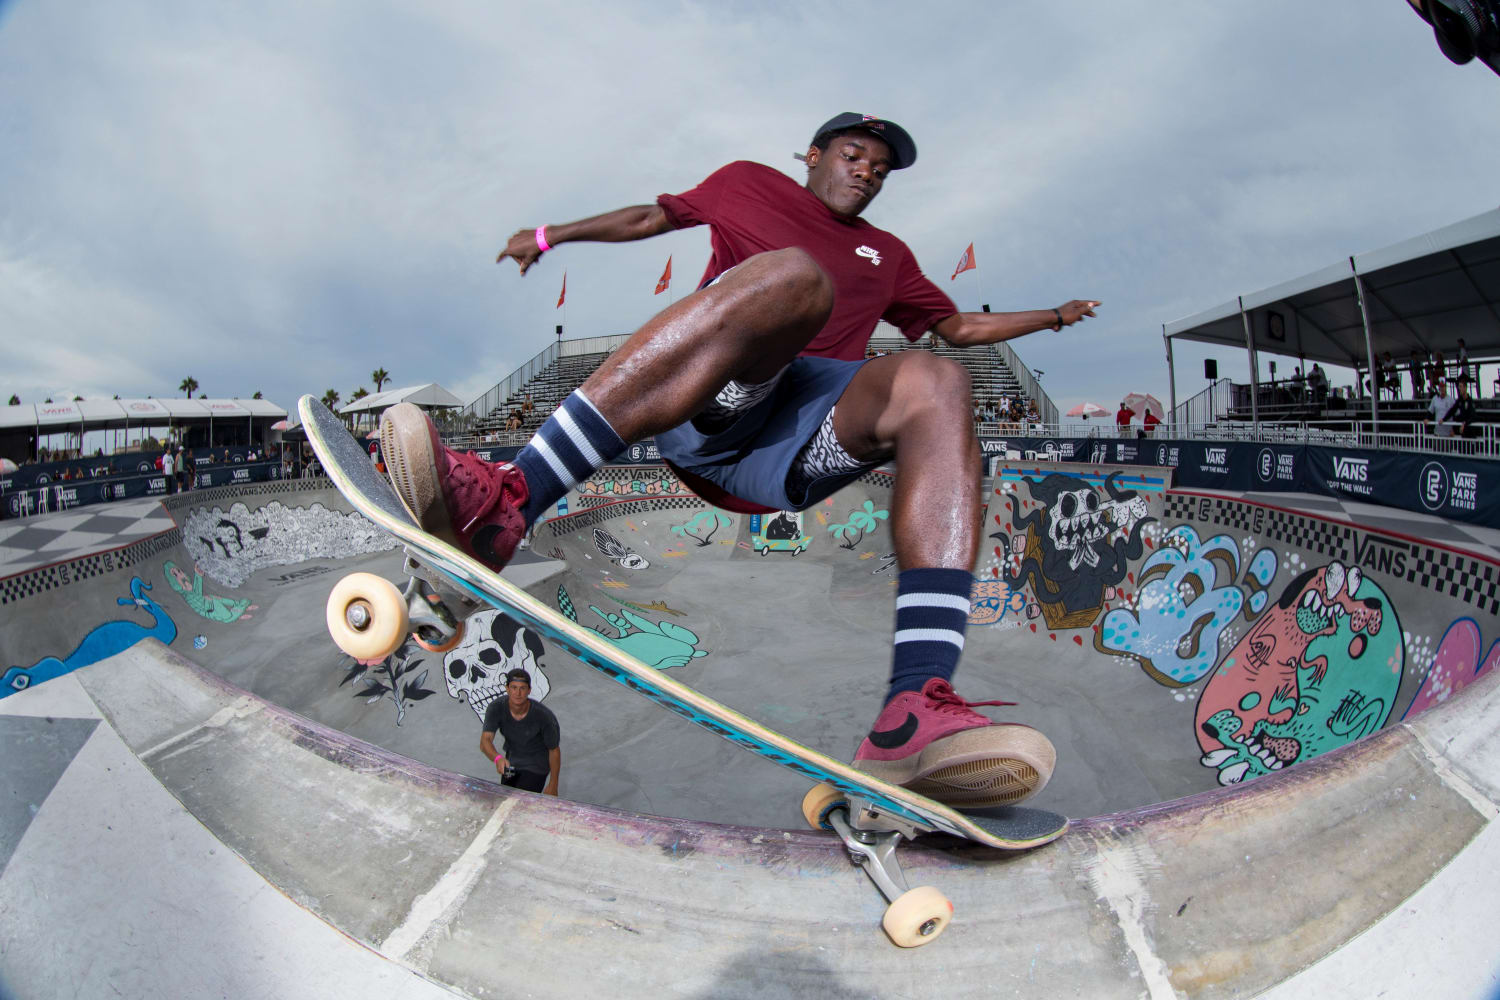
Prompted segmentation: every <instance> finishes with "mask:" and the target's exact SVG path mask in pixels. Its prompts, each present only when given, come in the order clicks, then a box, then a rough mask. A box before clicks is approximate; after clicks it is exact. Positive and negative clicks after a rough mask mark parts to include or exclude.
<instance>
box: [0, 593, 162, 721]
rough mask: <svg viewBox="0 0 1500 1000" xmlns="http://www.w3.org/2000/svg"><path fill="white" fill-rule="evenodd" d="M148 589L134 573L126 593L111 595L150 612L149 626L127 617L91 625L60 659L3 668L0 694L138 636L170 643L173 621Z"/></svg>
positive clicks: (103, 654)
mask: <svg viewBox="0 0 1500 1000" xmlns="http://www.w3.org/2000/svg"><path fill="white" fill-rule="evenodd" d="M150 589H151V584H149V583H147V582H146V581H145V580H142V579H141V578H140V577H138V576H137V577H132V578H131V580H130V596H129V597H117V598H115V603H116V604H119V605H120V606H121V607H132V606H133V607H137V608H140V609H141V610H142V611H144V612H146V614H148V615H150V616H151V624H150V625H149V626H146V625H142V624H141V623H139V622H135V621H130V620H117V621H108V622H105V623H103V624H102V625H98V626H95V627H94V629H93V630H92V631H90V632H89V634H88V635H86V636H84V637H83V641H82V642H80V643H79V644H78V646H77V648H75V649H74V650H73V651H72V652H71V653H69V654H68V655H67V656H65V657H63V658H62V659H58V658H57V657H55V656H44V657H43V658H42V659H40V660H38V661H37V662H36V663H33V664H32V665H31V666H29V667H11V668H10V669H8V670H6V671H5V676H4V677H3V678H0V698H3V697H5V696H7V695H12V694H15V693H16V692H17V691H24V690H25V689H26V688H28V687H30V686H31V685H33V684H40V683H42V682H43V681H50V680H51V679H52V678H54V677H61V676H62V675H63V674H66V673H68V672H70V671H73V670H77V669H79V668H80V667H86V666H88V665H89V664H91V663H97V662H99V661H100V660H103V659H105V658H107V657H110V656H114V655H115V654H116V653H119V652H123V651H124V650H126V649H129V648H130V647H131V646H134V645H135V644H136V643H138V642H140V641H141V640H142V639H156V640H158V641H159V642H161V643H162V644H164V645H168V646H170V645H171V644H172V640H173V639H176V638H177V623H176V622H174V621H173V620H172V616H171V615H169V614H167V611H166V609H165V608H163V607H162V606H161V605H159V604H157V603H156V602H155V601H153V600H152V599H151V598H150V597H148V596H147V594H146V591H148V590H150Z"/></svg>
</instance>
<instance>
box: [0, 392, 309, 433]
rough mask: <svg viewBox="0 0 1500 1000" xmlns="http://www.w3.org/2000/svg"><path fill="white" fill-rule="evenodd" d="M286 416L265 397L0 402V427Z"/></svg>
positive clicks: (101, 425)
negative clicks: (0, 403) (12, 403)
mask: <svg viewBox="0 0 1500 1000" xmlns="http://www.w3.org/2000/svg"><path fill="white" fill-rule="evenodd" d="M284 416H286V410H283V409H282V408H281V407H279V406H277V405H276V404H275V403H271V402H267V401H266V400H264V399H178V398H168V399H80V400H73V401H69V402H62V403H35V404H32V403H20V404H17V405H15V406H0V429H3V428H17V427H36V428H55V429H58V430H64V429H67V428H70V427H78V426H79V425H83V426H85V427H87V428H88V429H90V430H99V429H108V428H118V427H141V426H157V427H163V426H166V425H167V424H168V423H171V422H175V421H184V420H209V419H215V420H217V419H220V418H224V419H239V420H244V419H247V418H260V417H272V418H280V417H284Z"/></svg>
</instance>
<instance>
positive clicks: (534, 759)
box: [479, 667, 562, 796]
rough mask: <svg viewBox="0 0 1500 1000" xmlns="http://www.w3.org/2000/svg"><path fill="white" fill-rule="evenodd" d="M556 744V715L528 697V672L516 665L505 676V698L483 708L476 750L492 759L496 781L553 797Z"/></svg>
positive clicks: (558, 758) (558, 764)
mask: <svg viewBox="0 0 1500 1000" xmlns="http://www.w3.org/2000/svg"><path fill="white" fill-rule="evenodd" d="M496 733H499V734H500V736H501V738H502V739H503V740H504V743H505V752H504V753H501V752H499V751H497V750H496V749H495V734H496ZM558 744H559V739H558V729H557V716H556V715H553V714H552V710H551V709H549V708H548V707H547V706H546V705H543V704H542V703H541V702H539V701H532V700H531V674H529V673H527V672H526V671H525V670H522V669H521V668H520V667H517V668H516V669H514V670H512V671H511V672H510V673H508V674H506V675H505V697H504V698H496V699H495V700H494V701H492V702H490V705H489V707H488V708H487V709H485V711H484V732H483V734H482V735H481V736H480V737H479V750H480V752H481V753H483V754H484V755H485V757H487V758H489V759H490V760H491V761H493V762H494V764H495V771H496V772H497V773H498V774H499V775H500V784H502V785H508V786H510V787H511V788H524V789H526V790H527V791H528V792H541V793H542V794H544V795H554V796H555V795H556V794H557V779H558V776H559V774H560V773H561V772H562V751H561V750H560V749H558Z"/></svg>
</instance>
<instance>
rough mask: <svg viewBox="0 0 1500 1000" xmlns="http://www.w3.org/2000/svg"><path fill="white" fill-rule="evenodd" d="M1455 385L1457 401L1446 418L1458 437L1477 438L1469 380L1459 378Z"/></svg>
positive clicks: (1476, 410)
mask: <svg viewBox="0 0 1500 1000" xmlns="http://www.w3.org/2000/svg"><path fill="white" fill-rule="evenodd" d="M1460 343H1462V341H1460ZM1457 384H1458V401H1457V402H1456V403H1455V404H1454V405H1453V410H1452V411H1451V412H1450V413H1449V414H1448V417H1449V419H1450V420H1452V421H1453V423H1454V425H1455V427H1456V429H1457V432H1458V436H1459V437H1461V438H1477V437H1478V436H1479V433H1480V431H1479V428H1478V427H1476V426H1475V424H1476V423H1477V422H1478V421H1479V410H1478V408H1477V407H1475V405H1474V397H1473V396H1472V395H1471V394H1470V389H1469V380H1468V379H1467V378H1463V377H1460V378H1459V379H1458V383H1457Z"/></svg>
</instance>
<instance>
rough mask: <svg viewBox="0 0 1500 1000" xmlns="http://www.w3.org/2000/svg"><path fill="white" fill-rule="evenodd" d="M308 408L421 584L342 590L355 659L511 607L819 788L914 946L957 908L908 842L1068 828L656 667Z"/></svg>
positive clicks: (639, 689)
mask: <svg viewBox="0 0 1500 1000" xmlns="http://www.w3.org/2000/svg"><path fill="white" fill-rule="evenodd" d="M297 410H298V413H299V414H300V415H301V418H302V424H303V427H304V429H305V430H306V432H307V439H308V441H309V442H310V443H311V444H312V447H313V451H315V452H316V453H317V456H318V459H319V461H320V462H321V463H322V466H323V471H324V474H325V475H327V476H328V477H329V479H331V480H332V481H333V485H334V486H335V487H337V489H338V491H339V492H340V493H342V494H343V495H344V498H345V499H346V500H348V501H349V503H350V504H351V505H352V506H353V507H354V508H355V509H356V510H358V511H359V512H360V513H361V514H363V515H364V516H365V517H367V518H368V519H369V520H370V521H371V522H373V523H374V524H375V526H376V527H378V528H380V529H381V530H383V531H386V532H389V533H390V534H391V535H393V536H394V537H395V538H396V540H397V541H399V542H400V543H401V544H402V546H403V547H404V549H405V552H406V563H405V566H404V571H405V572H406V574H407V575H408V577H409V580H408V582H407V586H406V589H405V591H404V592H403V591H400V590H398V589H397V587H396V585H395V584H393V583H391V582H390V581H388V580H385V579H384V578H382V577H379V576H375V575H374V574H370V573H354V574H351V575H350V576H347V577H345V578H344V579H342V580H340V581H339V582H338V583H337V584H336V585H335V586H334V589H333V592H332V593H331V594H330V595H329V601H328V607H327V622H328V629H329V632H330V633H331V634H332V636H333V638H334V641H335V642H336V643H337V644H338V646H339V648H340V649H342V650H344V652H346V653H348V654H349V655H351V656H353V657H354V658H355V659H357V660H364V661H378V660H380V659H383V658H384V657H386V656H389V655H390V654H391V653H392V652H394V651H395V650H396V648H397V647H399V646H400V645H401V643H402V642H404V641H405V640H406V638H407V636H408V634H410V635H411V637H412V639H413V640H415V641H417V642H418V643H419V644H420V645H422V646H423V647H424V648H427V649H430V650H434V651H439V652H441V651H444V650H446V649H452V648H453V647H454V646H456V645H457V644H458V642H459V639H460V638H461V637H462V634H463V633H462V628H463V626H462V622H461V620H460V619H459V617H458V616H457V615H455V614H453V612H452V611H451V610H449V607H448V604H447V602H446V601H445V600H444V599H443V597H442V596H441V595H442V593H443V592H451V593H453V594H455V595H457V597H458V598H459V601H458V602H455V603H460V602H463V603H467V604H469V605H470V606H471V607H477V606H480V605H485V606H490V607H495V608H498V609H500V610H502V611H504V612H505V613H507V614H509V615H510V616H511V617H513V618H515V619H516V620H517V621H519V622H520V623H521V624H523V625H525V626H526V627H527V628H530V629H534V630H535V631H536V632H537V633H539V634H541V635H544V636H546V637H547V638H548V639H550V640H552V642H554V643H555V644H557V645H558V646H560V647H561V648H563V649H565V650H567V651H568V652H569V653H571V654H572V655H573V656H575V657H577V658H578V659H579V660H580V661H582V662H583V663H586V664H588V665H589V666H590V667H592V668H594V669H595V670H597V671H599V672H600V673H602V674H603V675H604V676H606V677H608V678H610V679H611V680H614V681H616V682H618V683H620V684H622V685H624V686H625V687H627V688H630V689H631V690H632V691H635V692H636V693H637V694H640V695H642V696H643V697H645V698H647V699H649V700H650V701H652V702H655V703H656V704H657V705H659V706H661V707H662V708H664V709H666V710H667V711H669V712H673V713H675V714H677V715H679V716H682V717H683V718H685V719H688V720H689V721H691V722H694V723H696V724H697V725H699V726H702V727H703V728H704V729H707V730H709V731H710V732H712V733H714V734H716V735H718V736H721V737H723V738H724V739H726V740H728V741H729V742H731V743H733V744H735V745H737V746H740V747H744V748H745V749H747V750H749V751H751V752H753V753H755V754H758V755H760V756H761V757H764V758H766V759H767V760H770V761H773V762H775V763H777V764H780V765H781V766H782V767H785V768H788V769H790V770H792V771H794V772H796V773H797V774H799V775H802V776H803V777H806V778H809V779H811V780H812V781H814V782H816V783H817V784H816V785H814V787H813V788H812V790H811V791H809V792H808V793H807V795H806V797H805V798H804V799H803V802H802V814H803V818H804V819H806V820H807V821H808V823H809V824H811V825H812V826H813V827H814V828H815V829H828V830H832V831H834V832H835V833H837V834H838V835H839V838H840V839H841V840H842V841H843V843H844V845H845V847H846V848H847V849H848V851H849V856H850V860H851V861H853V862H854V863H855V864H856V865H859V866H861V867H862V868H863V869H864V871H865V873H866V874H867V875H868V876H869V877H870V880H871V881H872V882H874V883H875V886H876V887H877V888H878V889H879V890H880V891H881V893H882V894H883V895H884V896H885V898H886V900H887V902H888V903H889V906H888V908H887V910H886V912H885V916H884V919H883V920H882V926H883V927H884V928H885V931H886V933H887V934H888V935H889V936H890V938H891V940H892V941H893V942H895V943H896V944H898V945H901V946H903V947H914V946H917V945H922V944H926V943H928V942H930V941H932V940H934V939H935V938H936V937H937V936H938V935H939V934H940V933H942V931H943V930H944V928H946V927H947V925H948V922H949V920H950V919H951V918H952V914H953V906H952V904H951V903H949V901H948V899H947V898H946V897H945V896H944V895H943V894H942V893H941V892H940V891H938V890H937V889H936V888H934V887H932V886H919V887H917V888H914V889H908V888H907V885H906V880H905V877H904V876H903V875H902V873H901V867H900V864H899V862H898V861H897V859H896V854H895V849H896V847H897V845H898V844H899V842H900V840H901V839H902V838H903V837H904V838H907V839H914V838H916V837H917V836H919V835H922V834H933V833H937V834H948V835H950V836H954V837H961V838H963V839H965V840H970V841H973V842H975V843H978V844H984V845H986V846H989V847H995V848H999V849H1002V850H1024V849H1027V848H1032V847H1038V846H1040V845H1042V844H1046V843H1050V842H1051V841H1053V840H1056V839H1057V838H1058V837H1060V836H1062V834H1063V832H1064V831H1065V830H1066V829H1067V827H1068V820H1067V818H1066V817H1064V816H1060V815H1058V814H1056V813H1051V812H1047V811H1045V810H1041V809H1030V808H1025V807H1021V806H1006V807H999V808H992V809H985V810H982V811H976V812H974V813H970V814H965V813H961V812H959V811H957V810H956V809H953V808H951V807H949V806H946V805H943V804H942V803H940V802H937V801H934V800H932V799H929V798H927V797H925V796H922V795H917V794H915V793H913V792H911V791H908V790H907V789H905V788H902V787H900V786H898V785H892V784H888V783H886V782H884V781H880V780H878V779H876V778H873V777H871V776H869V775H867V774H864V773H863V772H861V771H858V770H856V769H855V768H853V767H852V766H850V765H849V764H846V763H844V762H843V761H839V760H835V759H834V758H832V757H829V756H827V755H825V754H822V753H819V752H817V751H816V750H813V749H810V748H809V747H805V746H802V745H801V744H799V743H797V742H796V741H794V740H792V739H790V738H789V737H786V736H783V735H782V734H780V733H778V732H775V731H774V730H771V729H768V728H766V727H765V726H762V725H761V724H759V723H758V722H756V721H755V720H753V719H750V718H748V717H746V716H744V715H741V714H740V713H738V712H736V711H734V710H733V709H731V708H728V707H727V706H724V705H721V704H719V703H718V702H716V701H714V700H713V699H711V698H709V697H707V696H705V695H703V694H700V693H699V692H697V691H695V690H693V689H692V688H690V687H688V686H687V685H685V684H682V683H680V682H679V681H677V680H675V679H674V678H672V677H669V676H668V675H667V674H665V673H664V672H662V671H660V670H657V669H656V668H655V667H651V666H648V665H646V664H645V663H642V662H641V661H640V660H637V659H635V658H634V657H632V656H630V655H628V654H626V653H625V652H624V651H623V650H621V649H619V648H618V647H616V646H614V645H612V644H610V643H608V642H606V641H605V640H604V638H603V637H602V636H600V635H599V634H598V633H596V632H593V631H591V630H589V629H585V628H583V627H581V626H579V625H577V624H575V623H574V622H572V621H570V620H568V619H567V618H566V617H565V616H563V615H562V614H561V613H559V612H557V611H555V610H553V609H552V608H550V607H548V606H547V605H546V604H544V603H542V602H541V601H540V600H538V599H537V598H535V597H533V596H531V595H530V594H528V593H526V592H525V591H524V590H521V589H520V588H519V587H516V586H515V585H514V584H511V583H510V582H508V581H507V580H506V579H505V578H504V577H503V576H501V575H500V574H498V573H495V572H494V571H493V570H490V569H489V568H487V567H485V566H483V565H482V564H480V563H479V562H477V561H475V560H474V559H473V558H471V557H470V556H469V555H467V554H466V553H463V552H460V551H459V550H458V549H455V548H453V547H452V546H451V545H448V544H447V543H446V542H444V541H442V540H441V539H438V538H435V537H433V536H432V535H429V534H427V533H426V532H424V531H423V530H422V529H421V528H419V527H418V526H417V524H416V523H415V521H414V520H413V518H412V516H411V515H410V514H409V513H408V512H407V510H406V507H405V505H404V504H403V503H402V502H401V499H400V498H399V497H398V496H397V495H396V492H395V490H394V489H393V488H392V487H391V485H390V483H389V482H388V481H387V480H386V478H385V476H384V475H382V474H381V473H379V472H378V471H377V470H376V469H375V467H374V465H373V463H371V461H370V457H369V456H368V455H367V454H366V453H365V451H364V448H363V447H362V446H361V445H360V444H359V442H357V441H356V440H355V439H354V437H353V436H352V435H351V434H350V433H349V431H348V429H347V428H346V427H345V426H344V423H343V421H342V420H340V419H339V418H338V417H336V416H334V414H333V413H332V412H330V411H329V410H328V408H327V407H326V406H324V405H323V404H322V403H321V402H319V401H318V400H317V399H315V398H314V397H312V396H303V397H302V399H301V400H300V401H299V402H298V404H297Z"/></svg>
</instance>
